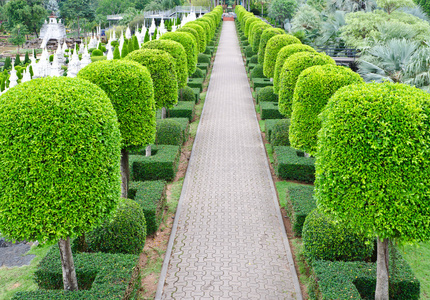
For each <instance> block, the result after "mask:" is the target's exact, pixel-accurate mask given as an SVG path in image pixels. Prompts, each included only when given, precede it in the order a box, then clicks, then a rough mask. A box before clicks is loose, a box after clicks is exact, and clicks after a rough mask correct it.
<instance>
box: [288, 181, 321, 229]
mask: <svg viewBox="0 0 430 300" xmlns="http://www.w3.org/2000/svg"><path fill="white" fill-rule="evenodd" d="M313 195H314V187H313V186H312V185H295V186H293V187H290V188H289V189H287V199H286V207H285V210H286V212H287V215H288V217H289V218H290V220H291V222H292V227H293V231H294V235H295V236H302V230H303V224H304V223H305V220H306V217H307V216H308V215H309V214H310V213H311V212H312V211H313V210H314V209H316V208H317V204H316V201H315V199H314V197H313Z"/></svg>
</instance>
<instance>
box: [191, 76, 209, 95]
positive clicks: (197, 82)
mask: <svg viewBox="0 0 430 300" xmlns="http://www.w3.org/2000/svg"><path fill="white" fill-rule="evenodd" d="M204 81H205V79H204V78H189V79H188V83H187V85H188V86H189V87H190V88H198V89H200V93H201V92H202V90H203V82H204Z"/></svg>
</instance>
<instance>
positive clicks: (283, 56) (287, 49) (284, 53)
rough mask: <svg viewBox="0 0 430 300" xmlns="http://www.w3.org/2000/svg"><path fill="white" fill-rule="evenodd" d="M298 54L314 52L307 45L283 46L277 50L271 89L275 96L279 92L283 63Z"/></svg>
mask: <svg viewBox="0 0 430 300" xmlns="http://www.w3.org/2000/svg"><path fill="white" fill-rule="evenodd" d="M298 52H316V51H315V49H314V48H312V47H311V46H308V45H303V44H292V45H288V46H284V47H283V48H281V50H279V52H278V56H277V57H276V62H275V72H274V75H273V88H274V92H275V93H276V94H277V93H278V92H279V74H280V73H281V70H282V67H283V66H284V63H285V61H286V60H287V59H288V57H290V56H291V55H293V54H294V53H298Z"/></svg>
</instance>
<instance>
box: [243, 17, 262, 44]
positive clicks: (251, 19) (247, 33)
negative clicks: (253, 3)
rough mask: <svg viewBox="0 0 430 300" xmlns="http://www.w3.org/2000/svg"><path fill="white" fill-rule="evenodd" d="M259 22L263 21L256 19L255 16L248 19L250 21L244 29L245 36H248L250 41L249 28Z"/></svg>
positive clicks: (246, 22) (247, 21)
mask: <svg viewBox="0 0 430 300" xmlns="http://www.w3.org/2000/svg"><path fill="white" fill-rule="evenodd" d="M257 21H261V20H260V19H259V18H257V17H255V16H252V17H250V18H248V19H247V20H246V21H245V27H244V30H243V33H244V34H245V36H246V37H247V38H248V39H249V26H250V25H251V24H252V23H254V22H257Z"/></svg>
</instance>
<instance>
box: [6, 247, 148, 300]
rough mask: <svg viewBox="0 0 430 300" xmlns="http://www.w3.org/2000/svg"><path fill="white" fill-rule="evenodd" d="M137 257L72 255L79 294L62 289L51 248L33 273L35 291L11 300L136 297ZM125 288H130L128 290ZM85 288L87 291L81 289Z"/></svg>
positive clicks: (58, 265) (57, 254)
mask: <svg viewBox="0 0 430 300" xmlns="http://www.w3.org/2000/svg"><path fill="white" fill-rule="evenodd" d="M138 260H139V256H137V255H131V254H108V253H74V263H75V270H76V276H77V278H78V285H79V287H80V290H79V291H74V292H69V291H64V290H61V289H62V288H63V278H62V270H61V263H60V252H59V250H58V247H52V248H51V249H50V250H49V252H48V254H47V255H46V256H45V257H44V258H43V259H42V261H41V262H40V263H39V265H38V266H37V269H36V271H35V273H34V279H35V281H36V282H37V283H38V285H39V290H36V291H29V292H18V293H16V294H15V295H14V296H13V298H12V299H14V300H45V299H53V300H77V299H80V300H83V299H90V300H95V299H106V300H113V299H127V297H128V298H133V297H136V296H137V292H138V290H139V287H140V280H141V277H140V276H139V273H138V272H137V273H136V274H137V276H133V270H134V269H135V268H137V270H138V267H137V264H138ZM129 287H130V288H131V289H129ZM82 288H87V289H89V290H83V289H82Z"/></svg>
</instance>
